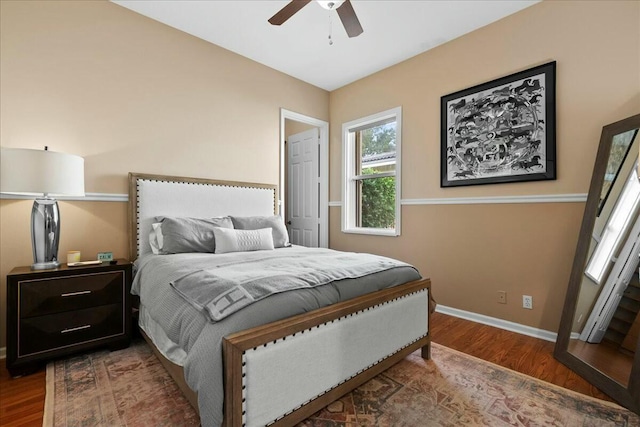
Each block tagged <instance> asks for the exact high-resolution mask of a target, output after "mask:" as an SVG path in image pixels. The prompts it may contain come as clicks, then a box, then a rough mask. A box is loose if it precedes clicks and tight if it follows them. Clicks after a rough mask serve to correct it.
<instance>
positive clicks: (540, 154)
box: [440, 62, 556, 187]
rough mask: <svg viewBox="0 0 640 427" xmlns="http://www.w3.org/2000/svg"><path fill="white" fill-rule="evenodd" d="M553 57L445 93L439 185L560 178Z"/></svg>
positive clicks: (452, 185) (453, 185)
mask: <svg viewBox="0 0 640 427" xmlns="http://www.w3.org/2000/svg"><path fill="white" fill-rule="evenodd" d="M555 70H556V63H555V62H550V63H547V64H544V65H540V66H538V67H534V68H531V69H528V70H525V71H522V72H519V73H515V74H512V75H510V76H507V77H503V78H500V79H496V80H493V81H490V82H488V83H483V84H481V85H477V86H474V87H472V88H469V89H465V90H461V91H458V92H455V93H452V94H450V95H446V96H443V97H442V100H441V115H442V116H441V120H442V123H441V159H440V164H441V182H440V186H441V187H455V186H461V185H475V184H494V183H504V182H521V181H537V180H548V179H556V144H555V101H556V100H555Z"/></svg>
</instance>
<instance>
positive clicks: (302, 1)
mask: <svg viewBox="0 0 640 427" xmlns="http://www.w3.org/2000/svg"><path fill="white" fill-rule="evenodd" d="M309 2H311V0H291V2H290V3H289V4H288V5H286V6H285V7H283V8H282V9H280V11H279V12H278V13H276V14H275V15H273V16H272V17H271V18H269V23H270V24H271V25H282V24H283V23H284V22H285V21H286V20H287V19H289V18H291V17H292V16H293V15H294V14H295V13H296V12H297V11H299V10H300V9H302V8H303V7H305V6H306V5H307V4H308V3H309Z"/></svg>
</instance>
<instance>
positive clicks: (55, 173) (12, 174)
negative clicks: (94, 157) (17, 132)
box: [0, 147, 84, 270]
mask: <svg viewBox="0 0 640 427" xmlns="http://www.w3.org/2000/svg"><path fill="white" fill-rule="evenodd" d="M0 192H2V193H7V194H18V195H27V196H35V197H36V198H35V200H34V202H33V208H32V209H31V244H32V247H33V264H32V265H31V269H32V270H44V269H50V268H57V267H58V266H59V265H60V263H59V262H58V243H59V242H60V212H59V210H58V202H57V201H56V199H55V198H54V196H84V159H83V158H82V157H79V156H75V155H72V154H64V153H56V152H53V151H49V150H48V148H47V147H44V150H31V149H26V148H2V149H1V150H0Z"/></svg>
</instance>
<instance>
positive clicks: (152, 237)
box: [149, 222, 164, 255]
mask: <svg viewBox="0 0 640 427" xmlns="http://www.w3.org/2000/svg"><path fill="white" fill-rule="evenodd" d="M149 244H150V245H151V252H153V253H154V254H156V255H159V254H161V253H162V246H163V245H164V237H163V236H162V223H161V222H154V223H153V224H151V231H150V232H149Z"/></svg>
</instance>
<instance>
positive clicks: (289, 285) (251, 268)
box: [170, 249, 408, 322]
mask: <svg viewBox="0 0 640 427" xmlns="http://www.w3.org/2000/svg"><path fill="white" fill-rule="evenodd" d="M238 257H240V261H238V259H237V258H238ZM215 259H216V260H217V262H216V263H215V264H212V263H211V260H210V259H209V258H203V259H200V260H198V261H197V262H193V263H189V264H188V265H185V264H184V263H182V264H180V265H176V266H175V268H176V270H179V269H184V270H186V269H187V268H188V269H189V272H188V273H187V274H185V275H184V276H182V277H180V278H179V279H176V280H173V281H171V282H170V284H171V286H173V288H174V289H175V290H176V292H178V293H179V294H180V295H181V296H182V297H183V298H184V299H185V300H186V301H187V302H189V303H190V304H191V305H192V306H194V307H195V308H197V309H198V310H201V311H203V312H204V313H205V314H208V315H209V318H210V319H211V321H214V322H217V321H220V320H222V319H224V318H225V317H227V316H229V315H231V314H233V313H235V312H236V311H238V310H240V309H242V308H243V307H246V306H247V305H249V304H253V303H254V302H256V301H260V300H261V299H263V298H266V297H268V296H270V295H273V294H278V293H281V292H287V291H292V290H295V289H302V288H313V287H316V286H321V285H326V284H327V283H329V282H334V281H336V280H343V279H355V278H358V277H362V276H366V275H368V274H372V273H377V272H379V271H383V270H389V269H391V268H397V267H402V266H408V264H406V263H404V262H400V261H397V260H395V259H391V258H385V257H381V256H377V255H372V254H362V253H353V252H338V251H327V250H324V249H309V250H305V251H293V250H285V251H262V252H258V253H253V254H252V255H250V256H247V254H246V253H236V254H235V255H234V256H232V257H227V258H225V259H221V258H218V257H216V258H215Z"/></svg>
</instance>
